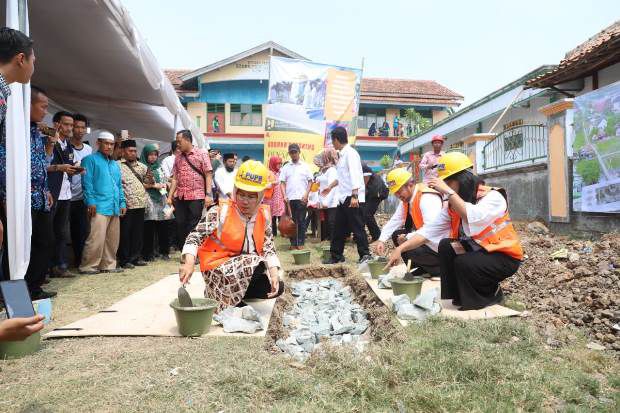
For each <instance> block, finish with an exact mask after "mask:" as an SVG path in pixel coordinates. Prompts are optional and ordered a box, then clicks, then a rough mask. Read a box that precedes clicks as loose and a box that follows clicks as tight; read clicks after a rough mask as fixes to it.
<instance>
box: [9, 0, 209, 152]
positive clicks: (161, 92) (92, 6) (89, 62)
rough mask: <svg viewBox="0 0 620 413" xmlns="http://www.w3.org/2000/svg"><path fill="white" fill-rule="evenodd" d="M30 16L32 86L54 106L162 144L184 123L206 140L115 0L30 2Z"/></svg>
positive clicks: (199, 141) (201, 143) (99, 125)
mask: <svg viewBox="0 0 620 413" xmlns="http://www.w3.org/2000/svg"><path fill="white" fill-rule="evenodd" d="M7 2H8V3H11V2H15V3H19V0H7ZM3 12H4V10H3ZM28 14H29V26H30V28H31V30H30V36H31V37H32V39H33V40H34V42H35V54H36V57H37V61H36V64H35V73H34V76H33V79H32V84H34V85H37V86H39V87H42V88H43V89H45V90H46V91H47V92H48V94H49V95H50V97H51V98H52V99H53V100H54V101H55V102H57V103H58V104H59V105H61V106H62V107H64V108H66V109H68V110H71V111H77V112H80V113H83V114H84V115H86V116H87V117H88V118H89V119H91V120H92V123H93V126H95V127H96V128H100V129H108V130H111V131H120V130H121V129H128V130H129V131H130V132H131V134H132V136H135V137H139V138H148V139H155V140H159V141H166V142H169V141H170V140H172V139H173V137H174V131H175V130H176V129H181V128H185V129H191V130H192V132H193V134H194V136H195V138H196V140H197V144H198V145H199V146H205V145H206V143H205V142H204V138H203V135H202V133H200V131H199V130H198V129H197V128H196V127H195V126H194V125H193V123H192V121H191V118H190V117H189V115H188V114H187V112H186V111H185V109H184V108H183V106H181V103H180V102H179V99H178V97H177V94H176V92H175V91H174V88H173V87H172V85H171V84H170V81H169V80H168V79H167V77H166V76H165V75H164V74H163V72H162V70H161V69H160V67H159V65H158V63H157V60H156V59H155V57H154V56H153V54H152V52H151V50H150V49H149V47H148V45H147V44H146V43H145V41H144V39H143V38H142V37H141V36H140V33H139V32H138V30H137V28H136V27H135V25H134V24H133V21H132V20H131V18H130V16H129V14H128V12H127V10H126V9H125V8H124V7H123V6H122V4H121V3H120V2H119V1H118V0H80V1H75V0H54V1H34V2H29V4H28ZM1 17H2V18H4V17H5V16H1ZM3 21H6V20H3ZM175 120H176V122H175Z"/></svg>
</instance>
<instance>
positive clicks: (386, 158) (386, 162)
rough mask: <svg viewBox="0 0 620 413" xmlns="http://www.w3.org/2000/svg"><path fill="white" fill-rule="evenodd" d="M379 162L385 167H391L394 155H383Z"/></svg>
mask: <svg viewBox="0 0 620 413" xmlns="http://www.w3.org/2000/svg"><path fill="white" fill-rule="evenodd" d="M379 164H380V165H381V167H382V168H383V169H387V168H389V167H390V166H392V157H391V156H390V155H388V154H385V155H383V156H382V157H381V160H380V161H379Z"/></svg>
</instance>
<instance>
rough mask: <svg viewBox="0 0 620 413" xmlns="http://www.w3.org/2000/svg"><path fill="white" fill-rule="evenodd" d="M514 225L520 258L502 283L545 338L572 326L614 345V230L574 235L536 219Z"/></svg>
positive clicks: (619, 319) (619, 315)
mask: <svg viewBox="0 0 620 413" xmlns="http://www.w3.org/2000/svg"><path fill="white" fill-rule="evenodd" d="M518 231H519V235H520V237H521V241H522V245H523V248H524V250H525V254H526V259H525V261H524V263H523V264H522V265H521V268H520V269H519V271H518V272H517V273H516V274H515V275H514V276H512V277H510V278H509V279H507V280H505V281H504V282H503V283H502V287H503V289H504V292H506V293H507V294H508V295H512V297H513V298H515V299H517V300H518V301H521V302H523V303H524V304H525V306H526V308H527V309H528V310H530V311H531V313H532V319H533V320H534V322H535V323H536V324H537V326H539V327H540V329H541V330H542V332H543V334H544V335H546V336H547V343H548V344H549V345H551V346H557V345H560V342H559V341H558V339H560V338H559V336H561V334H557V333H559V332H560V331H566V327H576V328H579V329H583V330H584V331H585V332H586V333H587V335H588V337H589V339H590V340H592V341H594V342H595V343H598V344H600V345H602V346H605V347H606V348H608V349H613V350H616V351H620V331H619V330H620V325H619V324H620V234H614V233H611V234H606V235H603V236H602V237H601V238H600V239H597V240H594V241H588V240H575V239H570V238H568V237H564V236H555V235H553V234H552V233H550V232H549V230H548V229H547V228H546V227H545V226H544V225H543V224H540V223H538V222H535V223H530V224H523V225H519V226H518ZM565 336H566V335H565ZM565 338H566V337H565ZM568 339H570V335H569V337H568Z"/></svg>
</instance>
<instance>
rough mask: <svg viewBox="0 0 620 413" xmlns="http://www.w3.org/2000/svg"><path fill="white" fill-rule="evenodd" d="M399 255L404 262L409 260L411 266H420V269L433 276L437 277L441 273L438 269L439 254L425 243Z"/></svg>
mask: <svg viewBox="0 0 620 413" xmlns="http://www.w3.org/2000/svg"><path fill="white" fill-rule="evenodd" d="M400 256H401V257H402V258H403V261H404V262H405V264H407V262H408V261H409V260H411V268H415V267H418V268H422V271H424V272H425V273H428V274H430V275H432V276H434V277H438V276H439V274H441V271H440V269H439V254H438V253H436V252H435V251H433V249H432V248H430V247H428V246H427V245H422V246H421V247H418V248H415V249H412V250H409V251H405V252H403V253H402V254H401V255H400Z"/></svg>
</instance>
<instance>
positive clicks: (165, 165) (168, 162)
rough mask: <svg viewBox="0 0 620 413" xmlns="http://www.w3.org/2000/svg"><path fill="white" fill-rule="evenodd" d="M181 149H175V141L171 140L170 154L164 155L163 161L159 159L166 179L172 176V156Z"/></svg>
mask: <svg viewBox="0 0 620 413" xmlns="http://www.w3.org/2000/svg"><path fill="white" fill-rule="evenodd" d="M180 152H181V151H177V141H172V145H171V146H170V155H168V156H166V157H165V158H164V160H163V161H161V169H162V170H163V171H164V175H165V176H166V179H167V180H170V178H172V167H173V166H174V157H175V155H177V154H178V153H180Z"/></svg>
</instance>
